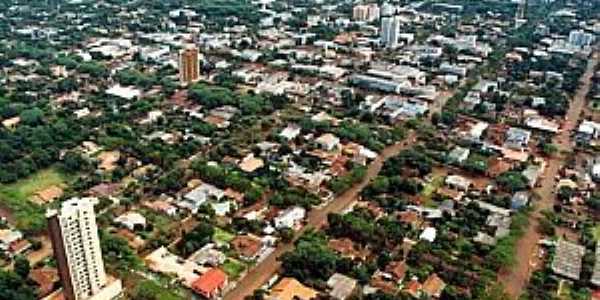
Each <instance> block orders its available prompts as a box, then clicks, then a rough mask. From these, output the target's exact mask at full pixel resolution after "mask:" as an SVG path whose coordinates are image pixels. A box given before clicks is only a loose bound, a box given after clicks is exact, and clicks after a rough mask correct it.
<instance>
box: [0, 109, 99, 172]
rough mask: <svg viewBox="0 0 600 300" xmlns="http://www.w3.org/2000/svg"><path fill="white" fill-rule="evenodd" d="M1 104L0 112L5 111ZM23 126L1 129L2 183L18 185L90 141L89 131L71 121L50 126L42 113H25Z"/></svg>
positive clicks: (55, 122)
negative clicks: (86, 141)
mask: <svg viewBox="0 0 600 300" xmlns="http://www.w3.org/2000/svg"><path fill="white" fill-rule="evenodd" d="M2 105H3V104H2V101H0V110H1V107H2ZM20 115H21V116H22V117H23V118H24V119H23V124H20V125H18V126H17V128H16V129H14V130H6V129H0V183H10V182H15V181H16V180H18V179H20V178H24V177H26V176H28V175H30V174H32V173H34V172H35V171H37V170H39V169H42V168H45V167H48V166H50V165H51V164H53V163H54V162H56V161H58V155H59V152H60V151H61V150H62V149H65V148H69V147H73V146H75V145H77V144H79V143H80V142H81V141H83V140H85V138H87V133H88V129H87V128H85V127H84V126H82V124H81V123H79V122H76V121H75V120H73V119H70V118H57V119H54V120H53V121H52V122H48V123H47V124H46V123H45V122H43V121H42V116H41V115H42V113H41V112H40V111H39V109H32V110H24V111H23V112H22V113H21V114H20Z"/></svg>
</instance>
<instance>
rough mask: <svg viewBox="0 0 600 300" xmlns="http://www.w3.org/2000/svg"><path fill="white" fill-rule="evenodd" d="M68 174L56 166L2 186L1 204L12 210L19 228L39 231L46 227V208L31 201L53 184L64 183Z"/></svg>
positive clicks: (0, 192) (0, 189)
mask: <svg viewBox="0 0 600 300" xmlns="http://www.w3.org/2000/svg"><path fill="white" fill-rule="evenodd" d="M68 181H69V178H68V176H66V175H64V174H62V173H61V172H59V171H58V170H57V169H55V168H49V169H45V170H41V171H39V172H37V173H35V174H34V175H32V176H30V177H28V178H25V179H22V180H19V181H18V182H16V183H12V184H8V185H1V186H0V204H1V205H3V206H5V207H6V208H7V209H8V210H10V211H11V212H12V217H13V219H14V220H15V222H16V225H17V227H18V228H20V229H23V230H27V231H39V230H41V229H43V228H44V208H43V207H41V206H39V205H37V204H35V203H33V202H31V201H29V199H30V198H31V197H32V196H33V195H34V194H35V193H36V192H39V191H41V190H43V189H46V188H48V187H50V186H53V185H64V184H66V183H67V182H68Z"/></svg>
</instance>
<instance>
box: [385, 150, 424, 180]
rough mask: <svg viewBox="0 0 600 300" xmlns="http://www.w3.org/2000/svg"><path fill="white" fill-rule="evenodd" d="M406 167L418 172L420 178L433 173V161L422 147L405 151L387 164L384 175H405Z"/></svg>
mask: <svg viewBox="0 0 600 300" xmlns="http://www.w3.org/2000/svg"><path fill="white" fill-rule="evenodd" d="M406 167H408V168H410V169H413V170H415V171H417V172H418V176H419V177H423V176H425V175H427V174H429V173H431V170H432V168H433V159H431V157H429V156H428V155H427V152H426V150H425V149H422V148H420V147H416V148H413V149H408V150H404V151H402V152H400V154H398V155H397V156H394V157H392V158H390V159H388V160H387V161H386V162H385V164H384V165H383V173H382V174H384V175H389V176H393V175H398V174H403V173H404V171H405V169H406Z"/></svg>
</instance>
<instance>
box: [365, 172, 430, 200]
mask: <svg viewBox="0 0 600 300" xmlns="http://www.w3.org/2000/svg"><path fill="white" fill-rule="evenodd" d="M422 189H423V185H422V184H421V183H419V182H417V181H416V180H414V179H411V178H405V177H403V176H400V175H394V176H383V175H381V176H377V177H376V178H375V179H374V180H373V182H371V184H369V186H367V188H366V189H365V190H364V191H363V193H362V194H363V195H364V196H366V197H375V196H377V195H381V194H390V195H397V194H402V193H405V194H409V195H416V194H417V193H419V192H420V191H421V190H422Z"/></svg>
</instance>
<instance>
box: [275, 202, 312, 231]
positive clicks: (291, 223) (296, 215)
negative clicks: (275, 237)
mask: <svg viewBox="0 0 600 300" xmlns="http://www.w3.org/2000/svg"><path fill="white" fill-rule="evenodd" d="M305 216H306V209H304V208H303V207H300V206H294V207H290V208H288V209H286V210H284V211H282V212H281V213H280V214H279V216H277V217H276V218H275V219H274V223H275V228H277V229H283V228H294V227H295V226H296V225H297V224H299V223H300V222H301V221H302V220H303V219H304V217H305Z"/></svg>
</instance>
